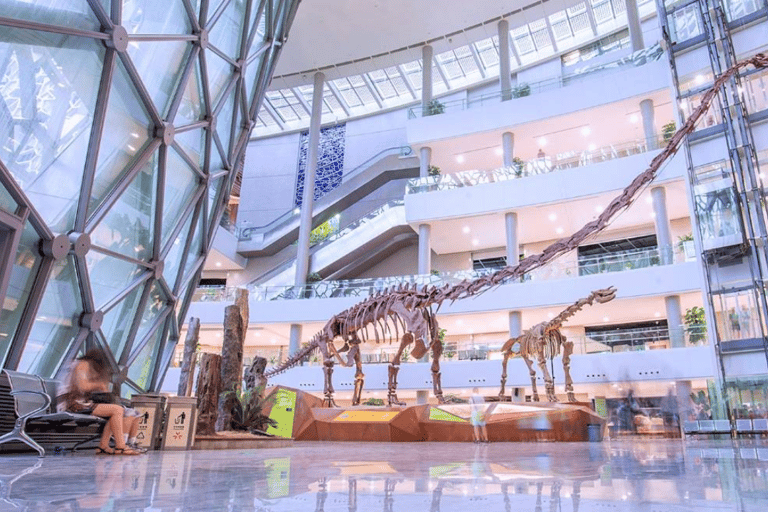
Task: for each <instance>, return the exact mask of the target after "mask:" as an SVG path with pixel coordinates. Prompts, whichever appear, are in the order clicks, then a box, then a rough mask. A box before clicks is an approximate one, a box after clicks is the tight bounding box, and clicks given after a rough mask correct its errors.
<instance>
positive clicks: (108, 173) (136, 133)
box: [89, 59, 152, 213]
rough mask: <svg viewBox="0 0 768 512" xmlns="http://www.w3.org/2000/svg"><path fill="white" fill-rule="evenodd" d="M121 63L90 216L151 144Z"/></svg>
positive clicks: (141, 108)
mask: <svg viewBox="0 0 768 512" xmlns="http://www.w3.org/2000/svg"><path fill="white" fill-rule="evenodd" d="M151 124H152V123H151V121H150V120H149V115H148V114H147V113H146V111H145V109H144V104H143V103H142V101H141V100H140V99H139V96H138V94H137V93H136V89H135V88H134V86H133V84H132V82H131V80H130V78H129V77H128V73H127V72H126V71H125V67H124V66H123V63H122V61H121V60H120V59H118V60H117V63H116V64H115V71H114V74H113V77H112V88H111V92H110V94H109V103H108V105H107V112H106V116H105V121H104V126H105V128H104V134H103V136H102V138H101V146H100V149H99V159H98V162H97V165H96V174H95V177H94V182H93V189H92V191H91V200H90V203H89V213H90V212H93V210H94V209H95V208H96V207H97V206H99V205H100V204H101V203H102V202H103V201H104V199H105V197H106V196H107V194H108V193H109V192H110V191H111V190H112V189H113V188H114V186H115V185H116V184H117V182H118V181H119V180H120V178H121V177H122V175H123V174H124V173H125V172H126V171H127V167H128V163H129V162H130V161H131V160H132V159H133V158H134V157H135V156H136V155H137V154H139V153H140V152H141V150H142V149H143V147H144V146H145V144H148V141H149V138H150V133H149V128H148V127H149V126H150V125H151Z"/></svg>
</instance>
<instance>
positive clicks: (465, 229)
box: [461, 226, 469, 234]
mask: <svg viewBox="0 0 768 512" xmlns="http://www.w3.org/2000/svg"><path fill="white" fill-rule="evenodd" d="M461 231H462V232H463V233H464V234H467V233H469V226H464V227H463V228H461Z"/></svg>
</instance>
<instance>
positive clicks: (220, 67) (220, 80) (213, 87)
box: [205, 50, 232, 105]
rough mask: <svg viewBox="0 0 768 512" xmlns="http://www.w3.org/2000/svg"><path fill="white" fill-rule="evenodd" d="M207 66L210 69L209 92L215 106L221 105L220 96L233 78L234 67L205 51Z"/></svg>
mask: <svg viewBox="0 0 768 512" xmlns="http://www.w3.org/2000/svg"><path fill="white" fill-rule="evenodd" d="M205 64H206V67H207V68H208V90H209V93H210V95H211V101H212V102H213V104H214V105H218V104H219V96H220V95H221V93H222V91H223V90H224V88H225V87H226V86H227V84H229V82H230V79H231V78H232V65H231V64H230V63H229V62H227V61H225V60H224V59H222V58H221V57H219V56H218V55H216V54H215V53H213V52H212V51H209V50H205Z"/></svg>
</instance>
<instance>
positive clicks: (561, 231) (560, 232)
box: [555, 228, 563, 235]
mask: <svg viewBox="0 0 768 512" xmlns="http://www.w3.org/2000/svg"><path fill="white" fill-rule="evenodd" d="M555 233H557V234H558V235H562V234H563V228H557V229H556V230H555Z"/></svg>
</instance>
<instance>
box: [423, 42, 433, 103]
mask: <svg viewBox="0 0 768 512" xmlns="http://www.w3.org/2000/svg"><path fill="white" fill-rule="evenodd" d="M432 55H433V53H432V47H431V46H429V45H428V44H425V45H424V46H422V47H421V112H422V115H423V114H424V113H425V112H427V105H429V102H430V101H432Z"/></svg>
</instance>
